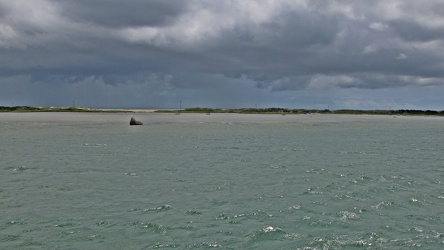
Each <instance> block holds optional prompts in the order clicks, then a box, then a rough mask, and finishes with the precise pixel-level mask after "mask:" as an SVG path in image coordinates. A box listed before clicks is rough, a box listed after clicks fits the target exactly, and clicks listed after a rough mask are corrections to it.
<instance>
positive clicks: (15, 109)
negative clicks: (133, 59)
mask: <svg viewBox="0 0 444 250" xmlns="http://www.w3.org/2000/svg"><path fill="white" fill-rule="evenodd" d="M0 112H113V113H116V112H135V111H134V110H126V109H92V108H84V107H32V106H15V107H5V106H0ZM156 112H158V113H176V114H179V113H206V114H211V113H237V114H282V115H285V114H349V115H429V116H430V115H433V116H444V111H435V110H412V109H399V110H353V109H340V110H328V109H323V110H318V109H287V108H259V109H258V108H241V109H213V108H187V109H181V110H157V111H156Z"/></svg>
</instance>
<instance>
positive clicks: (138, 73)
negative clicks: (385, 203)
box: [0, 0, 444, 110]
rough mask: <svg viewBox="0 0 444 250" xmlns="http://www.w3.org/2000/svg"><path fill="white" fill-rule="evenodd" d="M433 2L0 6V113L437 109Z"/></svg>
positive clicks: (443, 6) (441, 65)
mask: <svg viewBox="0 0 444 250" xmlns="http://www.w3.org/2000/svg"><path fill="white" fill-rule="evenodd" d="M443 13H444V1H442V0H425V1H418V0H372V1H354V0H242V1H240V0H217V1H216V0H0V106H11V105H14V106H16V105H33V106H71V105H73V103H74V104H75V105H76V106H85V107H102V108H103V107H120V108H179V103H180V102H182V107H184V108H186V107H212V108H241V107H255V106H256V105H257V107H258V108H259V107H286V108H318V109H325V108H330V109H344V108H351V109H434V110H444V14H443Z"/></svg>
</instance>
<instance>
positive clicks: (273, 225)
mask: <svg viewBox="0 0 444 250" xmlns="http://www.w3.org/2000/svg"><path fill="white" fill-rule="evenodd" d="M132 115H135V117H137V118H138V119H139V120H141V121H143V122H144V126H129V125H128V122H129V118H130V117H131V116H132ZM0 129H1V131H0V152H1V155H0V178H1V179H0V215H1V216H0V248H1V249H212V248H220V249H443V248H444V188H443V180H444V161H443V159H444V145H443V142H444V118H439V117H393V116H341V115H287V116H280V115H238V114H212V115H203V114H182V115H172V114H78V113H24V114H13V113H2V114H0Z"/></svg>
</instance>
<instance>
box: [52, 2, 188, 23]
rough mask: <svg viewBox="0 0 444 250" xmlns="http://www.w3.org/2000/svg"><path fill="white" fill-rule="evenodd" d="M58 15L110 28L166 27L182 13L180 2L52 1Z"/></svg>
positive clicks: (183, 5)
mask: <svg viewBox="0 0 444 250" xmlns="http://www.w3.org/2000/svg"><path fill="white" fill-rule="evenodd" d="M53 2H54V4H57V5H58V6H59V7H60V8H61V9H62V14H63V15H64V16H66V17H68V18H69V19H71V20H73V21H76V22H85V23H89V24H91V25H95V24H96V25H101V26H105V27H110V28H121V27H132V26H166V25H169V24H171V23H174V22H175V21H176V19H177V17H178V16H180V14H181V13H183V12H184V11H186V2H187V1H182V0H168V1H165V0H132V1H121V0H94V1H91V0H60V1H59V0H56V1H53Z"/></svg>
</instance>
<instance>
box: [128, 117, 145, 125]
mask: <svg viewBox="0 0 444 250" xmlns="http://www.w3.org/2000/svg"><path fill="white" fill-rule="evenodd" d="M130 125H143V123H142V122H141V121H137V120H136V119H134V117H131V120H130Z"/></svg>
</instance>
